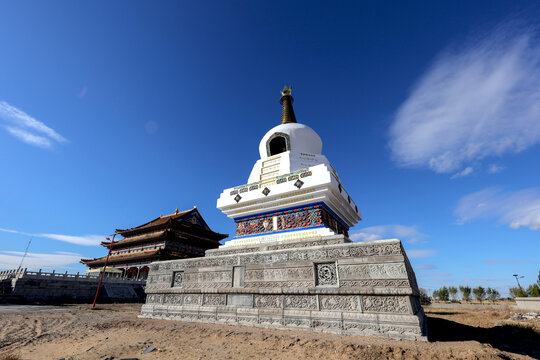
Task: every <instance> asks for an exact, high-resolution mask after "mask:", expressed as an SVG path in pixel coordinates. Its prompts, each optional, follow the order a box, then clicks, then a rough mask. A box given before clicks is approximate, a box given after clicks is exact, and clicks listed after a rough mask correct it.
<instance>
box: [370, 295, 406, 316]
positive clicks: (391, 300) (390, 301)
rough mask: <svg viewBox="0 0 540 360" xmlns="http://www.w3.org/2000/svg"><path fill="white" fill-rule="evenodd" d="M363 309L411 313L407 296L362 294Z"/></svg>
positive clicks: (379, 311)
mask: <svg viewBox="0 0 540 360" xmlns="http://www.w3.org/2000/svg"><path fill="white" fill-rule="evenodd" d="M362 309H363V311H364V312H378V313H398V314H407V313H409V306H408V305H407V297H405V296H362Z"/></svg>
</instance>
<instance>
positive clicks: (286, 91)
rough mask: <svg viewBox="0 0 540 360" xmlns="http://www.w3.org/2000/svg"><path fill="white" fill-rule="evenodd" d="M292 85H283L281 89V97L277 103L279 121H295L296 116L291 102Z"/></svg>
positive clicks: (288, 122)
mask: <svg viewBox="0 0 540 360" xmlns="http://www.w3.org/2000/svg"><path fill="white" fill-rule="evenodd" d="M291 92H292V86H287V85H285V86H284V87H283V90H281V99H279V103H280V104H281V123H282V124H290V123H296V116H294V110H293V106H292V104H293V102H294V98H293V97H292V95H291Z"/></svg>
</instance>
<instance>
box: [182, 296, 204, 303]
mask: <svg viewBox="0 0 540 360" xmlns="http://www.w3.org/2000/svg"><path fill="white" fill-rule="evenodd" d="M200 304H201V294H184V305H200Z"/></svg>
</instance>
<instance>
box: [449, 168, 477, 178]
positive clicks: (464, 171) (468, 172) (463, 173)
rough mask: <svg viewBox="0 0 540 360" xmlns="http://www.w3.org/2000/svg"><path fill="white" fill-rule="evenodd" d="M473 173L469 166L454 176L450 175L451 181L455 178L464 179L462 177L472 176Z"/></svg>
mask: <svg viewBox="0 0 540 360" xmlns="http://www.w3.org/2000/svg"><path fill="white" fill-rule="evenodd" d="M473 172H474V169H473V168H472V167H470V166H467V167H466V168H465V169H463V170H462V171H460V172H457V173H455V174H454V175H452V179H457V178H460V177H464V176H467V175H470V174H472V173H473Z"/></svg>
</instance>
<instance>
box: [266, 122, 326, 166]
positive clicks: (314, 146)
mask: <svg viewBox="0 0 540 360" xmlns="http://www.w3.org/2000/svg"><path fill="white" fill-rule="evenodd" d="M276 146H277V148H276ZM288 150H290V151H293V152H303V153H308V154H314V155H320V154H321V151H322V140H321V138H320V136H319V135H317V133H316V132H315V131H314V130H313V129H312V128H310V127H309V126H307V125H304V124H299V123H286V124H280V125H278V126H276V127H274V128H272V129H270V131H268V132H267V133H266V134H265V135H264V136H263V138H262V140H261V142H260V144H259V153H260V155H261V159H266V158H268V157H270V156H273V155H276V154H278V153H280V152H283V151H288Z"/></svg>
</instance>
